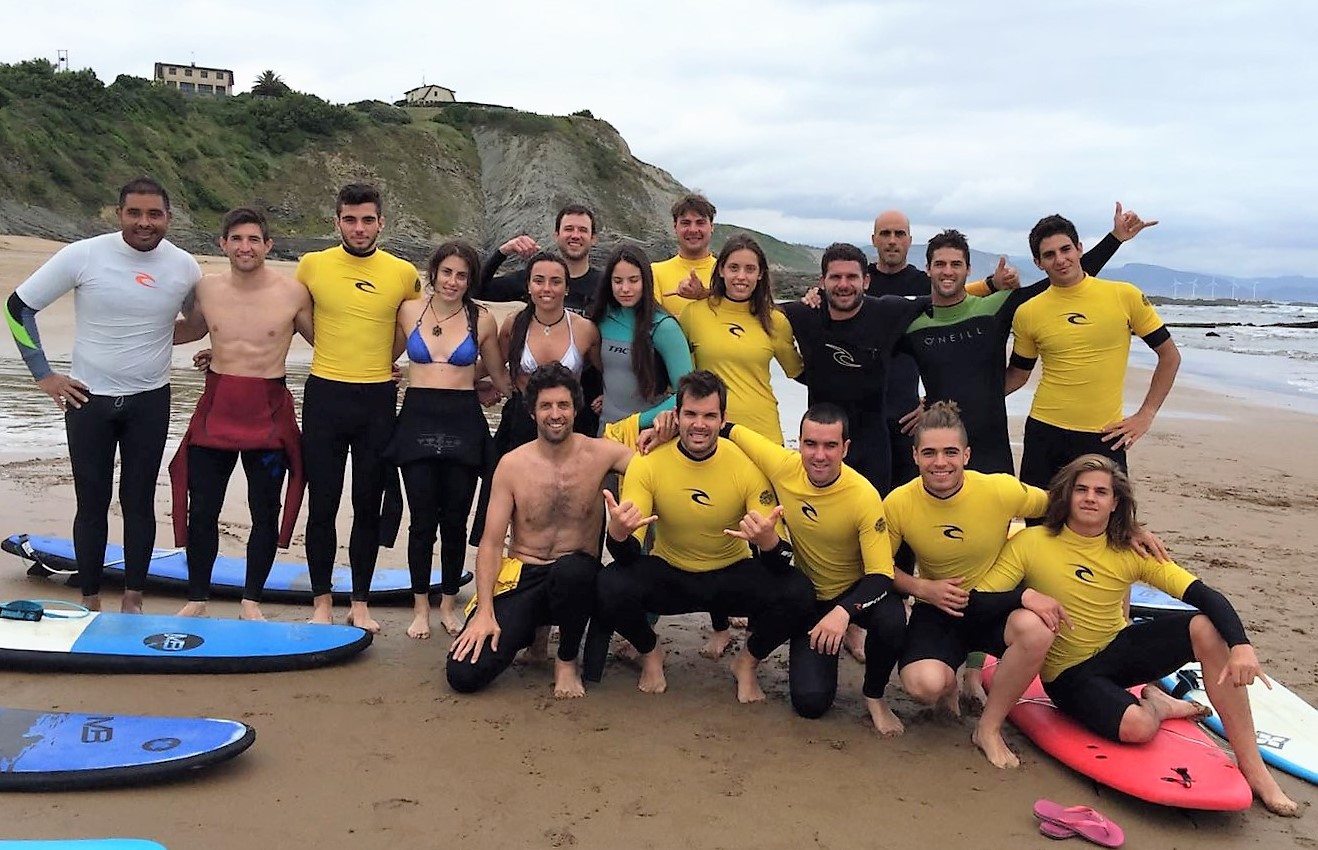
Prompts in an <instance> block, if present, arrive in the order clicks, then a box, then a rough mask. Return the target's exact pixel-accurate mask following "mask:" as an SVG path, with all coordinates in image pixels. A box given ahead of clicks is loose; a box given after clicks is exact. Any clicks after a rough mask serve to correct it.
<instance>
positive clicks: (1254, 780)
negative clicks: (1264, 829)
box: [1245, 768, 1300, 818]
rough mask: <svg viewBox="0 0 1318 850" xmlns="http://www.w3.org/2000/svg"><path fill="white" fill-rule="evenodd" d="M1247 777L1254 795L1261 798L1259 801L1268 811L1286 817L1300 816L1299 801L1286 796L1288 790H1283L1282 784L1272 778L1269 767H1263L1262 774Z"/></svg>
mask: <svg viewBox="0 0 1318 850" xmlns="http://www.w3.org/2000/svg"><path fill="white" fill-rule="evenodd" d="M1245 779H1246V780H1248V781H1249V787H1250V788H1252V789H1254V796H1255V797H1258V798H1259V802H1260V803H1262V804H1263V807H1264V808H1266V809H1267V810H1268V811H1270V812H1272V813H1273V814H1274V815H1281V816H1282V817H1285V818H1298V817H1299V816H1300V805H1299V803H1296V802H1295V801H1294V800H1292V799H1291V798H1290V797H1287V796H1286V792H1284V791H1282V790H1281V786H1280V785H1278V784H1277V780H1275V779H1273V778H1272V774H1271V773H1269V772H1268V769H1267V768H1264V769H1263V774H1262V775H1261V776H1258V777H1249V776H1246V777H1245Z"/></svg>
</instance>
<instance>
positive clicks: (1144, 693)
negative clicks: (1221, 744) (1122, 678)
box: [1140, 685, 1213, 720]
mask: <svg viewBox="0 0 1318 850" xmlns="http://www.w3.org/2000/svg"><path fill="white" fill-rule="evenodd" d="M1140 699H1141V700H1142V701H1144V702H1147V703H1151V704H1152V706H1153V710H1154V711H1155V712H1157V714H1158V716H1159V717H1160V718H1162V719H1163V720H1170V719H1171V718H1173V717H1184V718H1187V719H1190V720H1199V719H1201V718H1204V717H1212V716H1213V709H1212V707H1211V706H1207V705H1204V704H1203V703H1201V702H1194V701H1193V700H1188V699H1177V698H1176V697H1174V696H1172V695H1171V694H1169V693H1167V692H1166V691H1164V690H1163V689H1162V688H1160V687H1158V686H1157V685H1145V686H1144V688H1143V690H1141V691H1140Z"/></svg>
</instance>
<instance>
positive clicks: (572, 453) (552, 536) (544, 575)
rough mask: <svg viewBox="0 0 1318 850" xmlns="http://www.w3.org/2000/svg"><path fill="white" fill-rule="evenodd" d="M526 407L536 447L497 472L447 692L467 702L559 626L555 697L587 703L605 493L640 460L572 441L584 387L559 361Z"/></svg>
mask: <svg viewBox="0 0 1318 850" xmlns="http://www.w3.org/2000/svg"><path fill="white" fill-rule="evenodd" d="M526 402H527V406H528V407H529V408H530V409H531V414H532V416H533V417H534V418H535V427H536V438H535V439H534V440H533V441H531V442H529V443H527V444H525V445H523V446H520V447H518V448H516V449H514V450H513V451H511V452H509V453H508V454H506V455H504V456H503V458H502V459H501V460H500V461H499V466H498V468H497V469H496V470H495V472H494V482H493V485H492V487H491V491H490V506H489V512H488V514H487V515H486V521H485V532H484V534H483V535H482V536H481V542H480V548H479V549H478V550H477V552H476V599H475V606H476V607H475V613H473V614H472V615H471V618H470V619H468V620H467V624H466V626H465V627H464V628H463V630H462V633H461V634H459V635H458V637H457V638H456V639H455V640H454V641H453V649H452V650H451V654H450V656H449V659H448V683H449V686H450V687H452V688H453V690H455V691H458V692H460V693H472V692H473V691H478V690H480V689H481V688H483V687H485V686H486V685H488V684H490V682H492V681H494V679H495V677H496V676H498V675H499V674H500V673H502V672H503V671H504V670H505V669H507V668H508V665H509V664H511V663H512V661H513V658H514V657H515V656H516V655H517V653H518V652H519V651H520V650H522V649H525V648H526V647H529V646H531V644H532V643H533V641H534V640H535V634H536V629H537V628H539V627H541V626H548V625H550V624H551V623H552V624H554V625H557V626H558V658H557V660H556V661H555V662H554V696H556V697H579V696H583V695H585V693H586V689H585V686H584V685H583V684H582V682H581V672H580V670H579V669H578V667H577V653H578V651H579V650H580V648H581V639H582V637H583V636H584V635H585V633H586V624H587V622H589V620H590V617H591V614H592V613H593V611H594V609H595V597H596V590H595V579H596V576H597V575H598V573H599V570H600V561H599V538H600V528H601V527H602V525H603V523H604V505H603V502H602V501H601V500H600V488H601V487H602V486H603V484H604V478H605V476H606V475H608V474H609V473H610V472H617V473H622V472H625V471H626V469H627V464H628V462H629V461H630V460H631V456H632V450H631V449H629V448H627V447H626V446H624V445H621V444H619V443H615V442H612V441H609V440H600V439H596V438H594V437H586V436H583V435H581V434H576V433H573V431H572V423H573V421H574V420H575V418H576V415H577V411H578V410H580V409H581V404H582V400H581V385H580V384H579V383H578V382H577V379H576V376H575V375H573V374H572V372H571V371H570V370H569V369H568V368H567V367H565V366H563V365H562V364H561V363H559V362H558V361H553V362H550V363H547V364H545V365H544V366H541V367H539V368H538V369H536V370H535V371H534V372H532V373H531V376H530V379H529V380H528V381H527V385H526ZM510 528H511V532H512V533H511V537H509V529H510ZM505 538H508V552H507V554H506V555H505V554H504V550H503V544H504V539H505Z"/></svg>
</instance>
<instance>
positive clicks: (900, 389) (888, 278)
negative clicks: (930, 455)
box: [866, 263, 929, 496]
mask: <svg viewBox="0 0 1318 850" xmlns="http://www.w3.org/2000/svg"><path fill="white" fill-rule="evenodd" d="M866 271H867V273H868V274H869V276H870V286H869V290H868V291H869V294H870V295H875V296H882V295H900V296H902V297H903V298H919V297H925V298H928V296H929V275H928V274H926V273H925V272H924V270H923V269H918V268H916V267H915V266H912V265H907V266H906V268H904V269H902V270H901V271H899V272H894V273H892V274H889V273H887V272H883V271H879V267H878V266H876V265H874V264H873V263H870V266H869V268H868V269H866ZM919 404H920V372H919V370H918V369H917V367H916V365H915V361H914V360H913V359H912V358H911V356H910V355H909V354H903V353H900V352H899V353H897V354H895V355H894V356H893V358H892V363H891V364H890V365H889V366H888V390H887V397H886V399H885V402H884V405H885V409H886V411H887V418H888V422H887V425H888V448H889V452H890V453H891V456H892V472H891V478H892V486H893V487H897V486H900V485H902V484H905V483H906V482H907V481H910V480H911V479H913V478H917V477H918V476H919V475H920V470H919V469H917V468H916V466H915V458H914V457H913V456H912V454H911V437H910V435H909V434H903V433H902V428H901V418H902V417H903V416H905V415H906V414H908V413H910V412H911V411H912V410H914V409H915V408H916V406H917V405H919ZM879 493H880V494H881V495H885V496H886V495H887V493H888V491H887V490H884V489H882V488H881V489H880V490H879Z"/></svg>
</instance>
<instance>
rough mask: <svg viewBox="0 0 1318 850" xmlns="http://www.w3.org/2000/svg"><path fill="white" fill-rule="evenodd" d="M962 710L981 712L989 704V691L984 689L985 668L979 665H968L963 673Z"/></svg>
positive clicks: (974, 712)
mask: <svg viewBox="0 0 1318 850" xmlns="http://www.w3.org/2000/svg"><path fill="white" fill-rule="evenodd" d="M960 704H961V710H962V711H965V712H968V713H970V714H979V713H980V712H981V711H983V710H984V706H986V705H988V693H987V692H986V691H985V690H984V670H983V669H982V668H979V667H967V668H966V669H965V671H964V672H963V673H962V674H961V697H960Z"/></svg>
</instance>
